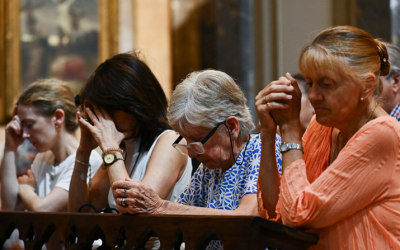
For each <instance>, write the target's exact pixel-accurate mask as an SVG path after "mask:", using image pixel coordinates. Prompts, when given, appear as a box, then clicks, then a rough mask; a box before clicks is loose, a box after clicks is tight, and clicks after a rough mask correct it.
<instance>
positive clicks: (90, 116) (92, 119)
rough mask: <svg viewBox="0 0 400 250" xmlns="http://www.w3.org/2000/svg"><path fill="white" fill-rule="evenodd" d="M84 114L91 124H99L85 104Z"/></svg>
mask: <svg viewBox="0 0 400 250" xmlns="http://www.w3.org/2000/svg"><path fill="white" fill-rule="evenodd" d="M85 113H86V114H87V115H88V116H89V119H90V120H91V121H92V122H93V124H94V125H97V124H98V123H99V120H98V119H97V116H96V114H95V113H93V111H92V110H91V109H90V108H89V106H87V105H86V104H85Z"/></svg>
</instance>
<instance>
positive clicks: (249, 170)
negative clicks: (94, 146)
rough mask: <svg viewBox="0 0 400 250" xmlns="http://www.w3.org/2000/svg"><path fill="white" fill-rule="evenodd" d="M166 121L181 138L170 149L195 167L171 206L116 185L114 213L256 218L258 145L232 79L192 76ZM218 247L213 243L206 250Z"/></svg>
mask: <svg viewBox="0 0 400 250" xmlns="http://www.w3.org/2000/svg"><path fill="white" fill-rule="evenodd" d="M168 119H169V122H170V124H171V126H172V128H174V130H175V131H177V132H179V134H180V137H179V138H178V139H177V140H176V141H175V142H174V144H173V146H174V147H175V149H176V152H178V151H179V152H180V153H181V154H183V155H189V156H190V157H191V158H193V157H196V158H197V159H198V160H199V161H200V162H201V165H200V167H199V168H198V169H197V171H196V172H195V173H194V175H193V177H192V180H191V182H190V184H189V185H188V186H187V188H186V189H185V190H184V192H183V193H182V195H181V196H180V198H179V199H178V201H177V202H176V203H175V202H170V201H167V200H165V199H163V198H162V197H160V196H159V195H157V193H156V192H155V191H154V190H153V189H152V188H151V186H149V185H146V184H145V183H143V182H139V181H136V180H129V179H127V180H125V181H117V182H115V183H114V185H113V192H114V197H115V199H116V203H117V207H118V209H119V210H120V211H121V212H123V213H130V214H136V213H150V214H183V215H184V214H191V215H258V211H257V197H256V192H257V178H258V170H259V164H260V153H261V139H260V136H259V135H255V136H251V135H250V132H251V131H252V130H253V129H254V127H255V126H254V124H253V121H252V117H251V114H250V111H249V108H248V107H247V106H246V98H245V96H244V93H243V91H242V90H241V89H240V88H239V86H238V85H237V84H236V83H235V82H234V81H233V79H232V78H231V77H230V76H228V75H227V74H225V73H223V72H221V71H216V70H205V71H201V72H194V73H191V74H190V75H189V76H188V77H187V78H186V79H185V80H184V81H183V82H182V83H181V84H179V85H178V86H177V87H176V89H175V91H174V92H173V94H172V97H171V101H170V104H169V107H168ZM280 142H281V141H280V138H279V137H277V138H276V140H275V141H274V142H273V145H272V146H273V147H274V148H276V152H277V153H276V155H273V156H271V157H272V159H271V160H273V161H275V162H276V163H277V165H278V166H277V171H278V169H280V165H281V155H280V153H279V150H278V148H279V145H280ZM167 148H173V147H172V146H171V144H169V145H167V146H166V148H165V149H164V150H166V149H167ZM275 166H276V165H275ZM220 247H221V245H220V242H219V241H216V242H213V243H211V245H209V248H208V249H220Z"/></svg>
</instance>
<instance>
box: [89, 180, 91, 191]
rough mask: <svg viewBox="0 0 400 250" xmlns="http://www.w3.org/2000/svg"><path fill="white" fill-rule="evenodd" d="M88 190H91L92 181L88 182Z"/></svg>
mask: <svg viewBox="0 0 400 250" xmlns="http://www.w3.org/2000/svg"><path fill="white" fill-rule="evenodd" d="M89 190H92V179H90V180H89Z"/></svg>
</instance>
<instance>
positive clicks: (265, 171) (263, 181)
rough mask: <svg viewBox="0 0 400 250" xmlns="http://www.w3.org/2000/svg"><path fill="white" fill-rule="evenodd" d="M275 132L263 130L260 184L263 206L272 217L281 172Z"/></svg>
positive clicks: (274, 214)
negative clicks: (278, 163)
mask: <svg viewBox="0 0 400 250" xmlns="http://www.w3.org/2000/svg"><path fill="white" fill-rule="evenodd" d="M275 137H276V134H275V133H267V132H263V131H261V141H262V149H261V162H260V173H259V177H258V184H259V185H260V188H261V191H262V199H263V206H264V208H265V209H266V210H267V212H268V216H269V217H270V218H275V217H276V213H275V208H276V204H277V203H278V198H279V186H280V174H279V171H278V167H277V165H276V157H275Z"/></svg>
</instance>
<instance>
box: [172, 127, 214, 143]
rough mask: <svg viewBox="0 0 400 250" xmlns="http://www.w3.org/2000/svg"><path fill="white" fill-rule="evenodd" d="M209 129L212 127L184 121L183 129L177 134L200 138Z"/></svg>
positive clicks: (193, 138)
mask: <svg viewBox="0 0 400 250" xmlns="http://www.w3.org/2000/svg"><path fill="white" fill-rule="evenodd" d="M211 130H212V128H206V127H199V126H193V125H190V124H187V123H185V124H184V126H183V129H182V130H181V131H180V132H179V134H180V135H181V136H183V137H185V138H189V139H192V140H195V139H202V138H203V137H204V136H206V135H207V134H208V133H209V132H210V131H211Z"/></svg>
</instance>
